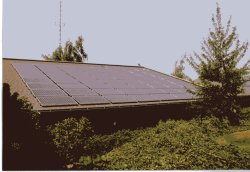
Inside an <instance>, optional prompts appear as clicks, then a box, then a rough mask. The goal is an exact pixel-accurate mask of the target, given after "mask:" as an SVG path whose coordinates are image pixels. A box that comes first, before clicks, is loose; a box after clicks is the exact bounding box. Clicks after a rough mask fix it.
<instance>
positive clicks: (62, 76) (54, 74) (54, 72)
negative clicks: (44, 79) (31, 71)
mask: <svg viewBox="0 0 250 172" xmlns="http://www.w3.org/2000/svg"><path fill="white" fill-rule="evenodd" d="M36 67H38V68H39V69H40V70H42V71H43V72H44V73H45V74H46V75H47V76H48V77H49V78H51V79H52V80H53V81H54V82H55V83H78V82H77V80H76V79H74V78H72V77H71V76H70V75H68V74H67V73H65V72H64V71H62V70H60V69H59V68H58V65H56V64H46V65H45V64H38V65H36Z"/></svg>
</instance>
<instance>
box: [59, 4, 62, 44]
mask: <svg viewBox="0 0 250 172" xmlns="http://www.w3.org/2000/svg"><path fill="white" fill-rule="evenodd" d="M61 45H62V0H60V16H59V47H61Z"/></svg>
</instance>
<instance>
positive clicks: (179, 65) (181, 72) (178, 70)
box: [171, 58, 192, 81]
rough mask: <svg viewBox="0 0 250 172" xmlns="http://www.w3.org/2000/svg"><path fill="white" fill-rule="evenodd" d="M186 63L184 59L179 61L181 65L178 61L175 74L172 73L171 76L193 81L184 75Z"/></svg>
mask: <svg viewBox="0 0 250 172" xmlns="http://www.w3.org/2000/svg"><path fill="white" fill-rule="evenodd" d="M184 63H185V60H184V59H183V58H182V59H181V60H180V61H179V63H178V61H176V62H175V68H174V72H173V73H171V75H173V76H176V77H178V78H181V79H185V80H188V81H192V79H191V78H190V77H189V76H187V75H186V74H185V73H184V70H185V67H184Z"/></svg>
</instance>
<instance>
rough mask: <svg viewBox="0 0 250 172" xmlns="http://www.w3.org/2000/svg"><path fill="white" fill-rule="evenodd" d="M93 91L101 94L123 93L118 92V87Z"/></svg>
mask: <svg viewBox="0 0 250 172" xmlns="http://www.w3.org/2000/svg"><path fill="white" fill-rule="evenodd" d="M94 91H95V92H97V93H99V94H101V95H114V94H115V95H120V94H124V93H122V92H120V91H119V90H118V89H114V88H106V89H94Z"/></svg>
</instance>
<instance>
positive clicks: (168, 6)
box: [2, 0, 250, 78]
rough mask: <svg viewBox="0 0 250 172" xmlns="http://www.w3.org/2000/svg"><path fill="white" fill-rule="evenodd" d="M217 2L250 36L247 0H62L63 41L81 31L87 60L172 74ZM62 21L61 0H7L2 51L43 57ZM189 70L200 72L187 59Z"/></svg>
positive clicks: (194, 48)
mask: <svg viewBox="0 0 250 172" xmlns="http://www.w3.org/2000/svg"><path fill="white" fill-rule="evenodd" d="M217 2H218V3H219V5H220V7H221V12H222V19H223V23H224V25H225V24H226V22H227V20H228V19H229V17H230V16H232V25H233V26H237V33H238V34H239V39H240V40H241V41H250V22H249V19H248V18H249V16H250V10H249V7H250V1H249V0H202V1H201V0H62V23H63V25H64V27H63V28H62V44H63V45H64V43H65V42H66V41H68V40H71V41H73V42H74V41H75V40H76V39H77V37H78V36H80V35H82V36H83V38H84V48H85V51H86V52H87V54H88V58H89V59H88V61H87V62H89V63H102V64H121V65H138V64H140V65H142V66H145V67H148V68H151V69H154V70H158V71H160V72H163V73H167V74H170V73H171V72H173V70H174V65H175V61H177V60H180V59H181V57H182V56H183V55H184V54H188V55H192V54H193V52H197V53H199V52H200V49H201V42H202V41H203V39H205V38H206V37H207V35H208V31H209V28H212V23H211V16H212V14H213V13H215V10H216V3H217ZM58 24H59V0H3V26H2V27H3V30H2V33H3V36H2V39H3V40H2V47H3V48H2V50H3V52H2V53H3V57H6V58H18V59H37V60H41V59H42V57H41V55H42V54H51V53H52V52H53V51H54V50H55V49H56V48H57V47H58V42H59V31H58V30H59V29H58ZM247 58H248V59H249V58H250V53H249V50H248V51H247V54H246V58H245V60H246V59H247ZM185 73H186V74H188V75H189V76H190V77H192V78H196V77H197V76H196V74H195V72H194V71H193V70H192V68H191V67H189V66H188V65H187V64H186V69H185Z"/></svg>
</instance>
